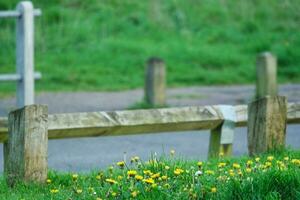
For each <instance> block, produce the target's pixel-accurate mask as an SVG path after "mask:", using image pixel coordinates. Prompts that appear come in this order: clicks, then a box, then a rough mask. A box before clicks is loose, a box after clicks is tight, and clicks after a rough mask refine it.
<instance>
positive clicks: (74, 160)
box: [0, 85, 300, 171]
mask: <svg viewBox="0 0 300 200" xmlns="http://www.w3.org/2000/svg"><path fill="white" fill-rule="evenodd" d="M253 94H254V88H253V87H252V86H230V87H189V88H177V89H169V90H168V91H167V97H168V101H167V102H168V105H170V106H186V105H213V104H233V105H234V104H243V103H247V102H249V101H250V100H251V98H252V97H253ZM280 94H281V95H286V96H288V100H289V101H300V85H283V86H281V87H280ZM142 97H143V92H142V90H131V91H123V92H78V93H41V94H39V95H38V96H37V98H36V102H37V103H41V104H48V106H49V113H63V112H87V111H100V110H121V109H126V108H128V107H130V106H132V105H133V104H135V103H136V102H138V101H140V100H141V99H142ZM13 105H15V99H0V116H5V115H7V113H8V111H9V110H10V109H13ZM299 128H300V125H293V126H289V127H288V131H287V144H288V145H290V146H291V147H293V148H300V135H299V131H298V130H299ZM208 139H209V132H208V131H192V132H191V131H189V132H177V133H161V134H147V135H133V136H116V137H98V138H80V139H66V140H50V141H49V156H48V157H49V167H50V168H52V169H57V170H64V171H87V170H90V169H96V168H101V167H106V166H108V165H109V164H111V163H113V162H116V161H119V160H122V159H123V157H124V152H126V153H125V154H126V157H127V158H130V157H131V156H133V155H139V156H140V157H141V158H143V159H147V158H149V155H150V154H151V153H157V154H158V155H160V154H163V153H164V152H165V153H167V154H168V152H169V151H170V149H175V150H176V152H177V155H179V156H185V157H188V158H196V159H205V158H206V155H207V150H208ZM233 151H234V155H243V154H246V153H247V143H246V129H245V128H238V129H236V135H235V141H234V145H233ZM2 157H3V152H2V145H0V171H2V170H3V159H2Z"/></svg>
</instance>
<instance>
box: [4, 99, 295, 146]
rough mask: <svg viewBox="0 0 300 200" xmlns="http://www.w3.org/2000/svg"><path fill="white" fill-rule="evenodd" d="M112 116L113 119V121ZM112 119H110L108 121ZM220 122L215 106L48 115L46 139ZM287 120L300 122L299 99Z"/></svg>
mask: <svg viewBox="0 0 300 200" xmlns="http://www.w3.org/2000/svg"><path fill="white" fill-rule="evenodd" d="M234 109H235V112H236V124H235V126H236V127H245V126H247V118H248V117H247V113H248V111H247V105H238V106H234ZM114 118H116V119H117V120H116V122H119V124H118V123H114V120H113V119H114ZM109 119H112V120H109ZM222 122H223V118H222V114H221V113H220V112H219V110H218V106H199V107H197V106H194V107H181V108H165V109H149V110H131V111H116V112H91V113H70V114H54V115H49V128H48V130H49V138H50V139H55V138H65V137H66V138H67V137H68V138H70V137H89V136H102V135H125V134H133V133H146V132H150V133H152V132H163V131H185V130H201V129H202V130H203V129H213V128H215V127H217V126H218V125H220V124H221V123H222ZM287 123H288V124H300V102H296V103H289V104H288V108H287ZM6 140H7V118H0V142H4V141H6Z"/></svg>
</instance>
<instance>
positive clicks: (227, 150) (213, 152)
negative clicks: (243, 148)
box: [208, 106, 236, 158]
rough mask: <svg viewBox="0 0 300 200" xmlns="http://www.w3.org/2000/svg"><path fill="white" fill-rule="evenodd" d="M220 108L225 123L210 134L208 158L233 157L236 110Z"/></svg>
mask: <svg viewBox="0 0 300 200" xmlns="http://www.w3.org/2000/svg"><path fill="white" fill-rule="evenodd" d="M218 108H219V110H220V111H221V114H222V116H223V118H224V122H223V123H222V124H221V125H219V126H218V127H216V128H215V129H213V130H211V132H210V139H209V150H208V158H217V157H219V156H220V155H223V156H230V155H232V143H233V137H234V129H235V121H236V116H235V109H234V107H233V106H218Z"/></svg>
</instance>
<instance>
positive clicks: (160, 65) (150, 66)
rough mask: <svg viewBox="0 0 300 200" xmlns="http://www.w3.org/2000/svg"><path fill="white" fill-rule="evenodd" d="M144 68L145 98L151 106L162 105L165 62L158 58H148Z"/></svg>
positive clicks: (164, 102)
mask: <svg viewBox="0 0 300 200" xmlns="http://www.w3.org/2000/svg"><path fill="white" fill-rule="evenodd" d="M146 68H147V69H146V77H145V100H146V102H147V103H148V104H150V105H152V106H163V105H165V104H166V94H165V93H166V92H165V87H166V86H165V82H166V80H165V79H166V78H165V76H166V69H165V63H164V61H163V60H161V59H159V58H150V59H149V60H148V61H147V66H146Z"/></svg>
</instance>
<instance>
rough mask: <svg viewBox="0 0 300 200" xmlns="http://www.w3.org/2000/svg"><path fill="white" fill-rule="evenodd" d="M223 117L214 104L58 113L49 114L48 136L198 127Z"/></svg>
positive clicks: (175, 129)
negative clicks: (49, 129)
mask: <svg viewBox="0 0 300 200" xmlns="http://www.w3.org/2000/svg"><path fill="white" fill-rule="evenodd" d="M222 120H223V119H222V115H221V114H220V113H219V112H218V109H217V108H216V107H214V106H202V107H183V108H165V109H149V110H131V111H115V112H91V113H74V114H59V115H52V116H49V127H51V131H50V134H49V138H68V137H85V136H104V135H110V136H112V135H126V134H140V133H156V132H166V131H187V130H201V129H210V128H214V127H216V126H218V124H220V123H221V122H222Z"/></svg>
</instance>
